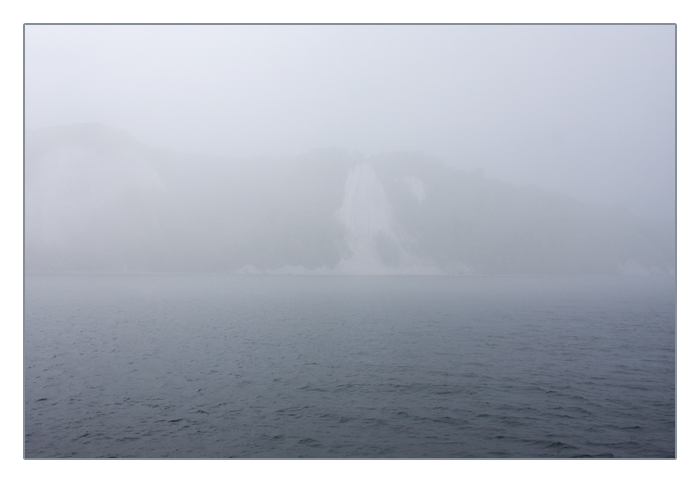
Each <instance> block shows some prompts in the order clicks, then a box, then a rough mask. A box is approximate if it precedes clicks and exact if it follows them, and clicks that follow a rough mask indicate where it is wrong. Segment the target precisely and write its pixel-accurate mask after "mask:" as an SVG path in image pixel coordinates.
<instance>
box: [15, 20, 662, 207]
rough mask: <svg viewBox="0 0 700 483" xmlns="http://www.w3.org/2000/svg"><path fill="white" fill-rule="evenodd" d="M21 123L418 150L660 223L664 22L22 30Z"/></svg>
mask: <svg viewBox="0 0 700 483" xmlns="http://www.w3.org/2000/svg"><path fill="white" fill-rule="evenodd" d="M25 32H26V44H25V48H26V50H25V55H26V57H25V59H26V64H25V66H26V69H25V74H26V78H25V82H26V84H25V85H26V92H25V94H26V98H25V101H26V126H27V127H28V128H38V127H45V126H51V125H56V124H70V123H76V122H89V121H98V122H102V123H104V124H108V125H112V126H115V127H118V128H124V129H127V130H128V131H129V132H130V133H131V134H133V135H134V136H136V137H137V138H138V139H140V140H142V141H144V142H146V143H148V144H151V145H154V146H159V147H166V148H169V149H172V150H176V151H187V152H197V153H209V154H220V155H231V156H243V157H247V156H257V155H263V156H266V155H272V156H277V155H292V156H293V155H297V154H300V153H303V152H306V151H309V150H312V149H315V148H323V147H328V146H339V147H346V148H348V149H350V150H358V151H360V152H362V153H364V154H366V155H373V154H377V153H381V152H387V151H422V152H424V153H425V154H428V155H434V156H437V157H440V158H442V159H443V160H444V161H445V162H446V163H448V164H450V165H453V166H458V167H462V168H464V169H471V168H474V167H479V166H481V167H484V168H485V170H486V175H487V176H492V177H495V178H498V179H501V180H504V181H510V182H515V183H523V184H528V183H533V184H536V185H539V186H541V187H544V188H547V189H551V190H555V191H559V192H563V193H567V194H570V195H572V196H575V197H577V198H580V199H583V200H589V201H600V202H603V203H614V204H619V205H622V206H626V207H628V208H630V209H632V210H634V211H636V212H637V213H644V214H649V215H652V216H660V217H665V218H672V217H673V215H674V200H675V191H674V183H675V171H674V162H675V147H674V145H675V133H674V129H675V125H674V122H675V121H674V118H675V72H674V71H675V29H674V27H673V26H668V25H666V26H632V25H628V26H487V25H479V26H444V25H443V26H397V25H394V26H368V25H365V26H349V25H346V26H330V25H325V26H290V25H288V26H250V25H249V26H27V27H26V31H25Z"/></svg>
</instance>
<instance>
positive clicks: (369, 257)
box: [335, 163, 440, 275]
mask: <svg viewBox="0 0 700 483" xmlns="http://www.w3.org/2000/svg"><path fill="white" fill-rule="evenodd" d="M415 183H416V182H415V181H414V184H415ZM421 188H422V184H421ZM421 194H423V193H421ZM335 218H336V219H337V220H339V221H340V222H341V223H342V224H343V225H344V226H345V229H346V237H347V238H346V240H345V241H346V243H347V245H348V248H349V250H350V253H351V255H350V256H349V257H347V258H344V259H342V260H341V261H340V262H339V263H338V265H337V266H336V267H335V272H337V273H342V274H358V275H381V274H409V273H410V274H421V273H423V274H434V273H439V272H440V270H438V269H437V267H434V266H432V265H429V264H425V263H422V262H421V261H420V260H418V259H417V258H416V257H415V256H413V255H412V254H411V253H409V251H408V250H407V249H406V247H405V244H406V243H407V242H409V240H408V238H407V237H406V236H405V235H401V233H400V232H401V230H400V227H398V226H397V225H396V223H395V222H394V220H393V217H392V209H391V205H390V204H389V200H388V198H387V195H386V192H385V190H384V186H383V185H382V183H381V181H380V180H379V179H378V178H377V175H376V173H375V171H374V168H373V167H372V165H371V164H369V163H364V164H357V165H355V167H354V168H353V169H352V170H351V171H350V173H349V175H348V178H347V180H346V182H345V195H344V198H343V205H342V206H341V207H340V209H338V211H337V212H336V213H335Z"/></svg>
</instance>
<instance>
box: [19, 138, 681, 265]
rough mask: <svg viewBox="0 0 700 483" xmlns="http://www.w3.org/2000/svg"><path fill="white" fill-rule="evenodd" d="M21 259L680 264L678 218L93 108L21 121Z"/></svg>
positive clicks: (436, 165)
mask: <svg viewBox="0 0 700 483" xmlns="http://www.w3.org/2000/svg"><path fill="white" fill-rule="evenodd" d="M25 268H26V270H28V271H38V272H46V271H56V272H66V271H78V272H122V273H127V272H128V273H134V272H185V273H195V272H223V273H238V274H244V273H257V274H284V273H294V274H377V275H379V274H385V275H386V274H407V275H408V274H425V275H428V274H431V275H440V274H460V275H465V274H516V275H517V274H522V275H525V274H542V275H544V274H588V273H600V274H602V273H610V274H614V273H630V274H649V273H674V272H675V226H674V223H673V222H672V221H671V222H664V221H659V220H652V219H644V218H641V217H638V216H635V215H632V214H630V213H629V212H626V211H625V210H623V209H620V208H615V207H610V206H604V205H596V204H591V203H583V202H580V201H577V200H575V199H573V198H571V197H568V196H565V195H562V194H557V193H552V192H548V191H546V190H543V189H539V188H537V187H535V186H518V185H513V184H508V183H503V182H499V181H498V180H495V179H491V178H488V177H487V176H485V175H484V172H483V170H479V169H476V170H473V171H471V172H465V171H461V170H459V169H456V168H452V167H449V166H446V165H445V164H444V163H442V162H441V161H440V160H439V159H435V158H431V157H429V156H426V155H423V154H420V153H393V154H385V155H381V156H372V157H365V156H362V155H360V154H358V153H352V152H349V151H347V150H343V149H335V148H333V149H325V150H318V151H314V152H311V153H307V154H304V155H300V156H297V157H294V158H291V157H289V158H275V159H234V158H220V157H212V156H198V155H193V154H180V153H173V152H170V151H166V150H162V149H156V148H152V147H149V146H147V145H145V144H143V143H140V142H139V141H138V140H136V139H134V138H132V137H131V136H129V135H128V134H127V133H125V132H123V131H119V130H116V129H113V128H110V127H107V126H103V125H99V124H80V125H72V126H62V127H56V128H47V129H43V130H37V131H27V135H26V151H25Z"/></svg>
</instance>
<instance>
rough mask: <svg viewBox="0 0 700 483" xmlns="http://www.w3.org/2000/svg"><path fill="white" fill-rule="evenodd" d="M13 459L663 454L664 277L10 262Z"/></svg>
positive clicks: (667, 411)
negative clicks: (110, 270) (14, 282)
mask: <svg viewBox="0 0 700 483" xmlns="http://www.w3.org/2000/svg"><path fill="white" fill-rule="evenodd" d="M24 430H25V434H24V457H25V458H32V459H33V458H41V459H53V458H73V459H89V458H124V459H140V458H155V459H188V458H238V459H260V458H263V459H287V458H311V459H329V458H330V459H419V458H427V459H448V458H450V459H455V458H456V459H493V458H497V459H532V458H534V459H562V458H564V459H567V458H627V459H637V458H644V459H657V458H675V457H676V280H675V277H672V276H639V277H633V276H578V277H573V276H571V277H560V276H542V277H534V276H519V277H505V276H492V277H477V276H454V277H449V276H294V275H288V276H283V275H280V276H271V275H228V274H201V275H192V274H167V275H162V274H161V275H154V274H136V275H134V274H130V275H126V274H100V275H96V274H92V275H89V274H27V275H26V276H25V278H24Z"/></svg>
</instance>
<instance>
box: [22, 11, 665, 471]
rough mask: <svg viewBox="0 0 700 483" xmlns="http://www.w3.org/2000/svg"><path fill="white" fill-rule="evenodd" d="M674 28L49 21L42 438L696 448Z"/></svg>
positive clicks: (31, 80)
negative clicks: (685, 374)
mask: <svg viewBox="0 0 700 483" xmlns="http://www.w3.org/2000/svg"><path fill="white" fill-rule="evenodd" d="M675 35H676V31H675V26H674V25H600V26H593V25H580V26H563V25H560V26H555V25H540V26H526V25H510V26H506V25H502V26H487V25H476V26H475V25H461V26H460V25H457V26H425V25H424V26H420V25H411V26H408V25H405V26H399V25H394V26H381V25H374V26H372V25H363V26H352V25H346V26H330V25H326V26H318V25H317V26H308V25H307V26H301V25H298V26H292V25H286V26H273V25H267V26H253V25H248V26H240V25H239V26H234V25H228V26H163V25H161V26H135V25H132V26H116V25H111V26H97V25H93V26H88V25H53V26H46V25H27V26H25V42H26V43H25V47H26V48H25V65H26V70H25V86H26V91H25V101H26V117H25V128H26V129H25V158H24V173H25V178H24V182H25V185H24V188H25V190H24V194H25V198H24V207H25V212H24V222H25V224H24V268H25V285H24V290H25V292H24V384H25V385H24V389H25V392H24V408H25V413H24V418H25V419H24V424H25V457H27V458H103V457H105V458H106V457H117V458H297V457H306V458H574V457H576V458H578V457H594V458H608V457H615V458H673V457H675V455H676V445H675V437H676V432H675V426H676V415H675V411H676V400H675V398H676V347H675V343H676V320H675V317H676V305H675V304H676V300H675V297H676V281H675V272H676V239H675V236H676V230H675V198H676V196H675V176H676V173H675V154H676V153H675V127H676V126H675Z"/></svg>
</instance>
